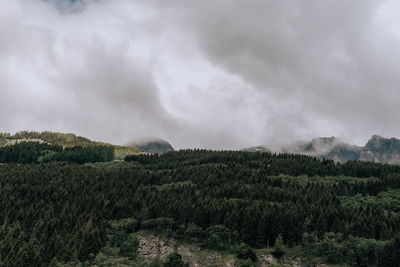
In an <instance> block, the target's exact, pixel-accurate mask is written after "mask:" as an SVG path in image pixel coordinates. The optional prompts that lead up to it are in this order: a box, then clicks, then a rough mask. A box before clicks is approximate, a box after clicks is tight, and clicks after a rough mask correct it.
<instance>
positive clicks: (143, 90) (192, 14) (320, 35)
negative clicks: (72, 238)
mask: <svg viewBox="0 0 400 267" xmlns="http://www.w3.org/2000/svg"><path fill="white" fill-rule="evenodd" d="M1 3H2V8H1V9H0V88H1V89H0V93H1V97H0V123H1V124H0V125H1V127H0V130H1V131H7V132H15V131H19V130H24V129H28V130H37V131H44V130H51V131H61V132H74V133H77V134H78V135H83V136H87V137H90V138H92V139H95V140H101V141H105V142H110V143H117V144H124V143H126V142H129V141H131V140H134V139H140V138H145V137H148V136H157V137H160V138H163V139H165V140H168V141H169V142H170V143H171V144H172V146H173V147H174V148H176V149H180V148H187V147H200V148H214V149H220V148H223V149H239V148H243V147H250V146H254V145H258V144H267V145H268V147H271V148H273V146H276V147H279V146H281V145H282V144H288V143H293V142H294V141H295V140H310V139H312V138H314V137H315V136H336V137H338V138H339V139H340V140H343V142H345V143H351V144H357V145H364V144H365V143H366V142H367V140H368V139H369V137H370V136H371V135H372V134H373V133H378V134H379V135H382V136H397V137H399V136H400V124H398V123H397V121H398V119H397V114H399V113H400V105H398V103H399V102H400V95H399V94H398V91H399V90H398V86H399V84H400V76H399V75H398V74H397V71H398V69H400V49H399V40H400V30H399V29H400V27H399V24H400V23H399V22H400V20H399V19H398V16H397V14H398V11H399V10H400V3H399V2H398V1H394V0H391V1H389V0H387V1H384V0H379V1H378V0H354V1H346V0H327V1H311V0H294V1H273V0H265V1H260V0H248V1H227V0H221V1H217V2H212V3H211V2H206V1H183V0H165V1H161V0H158V1H156V0H149V1H139V0H74V1H72V0H29V1H27V0H2V2H1Z"/></svg>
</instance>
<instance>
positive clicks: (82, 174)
mask: <svg viewBox="0 0 400 267" xmlns="http://www.w3.org/2000/svg"><path fill="white" fill-rule="evenodd" d="M20 145H21V146H26V145H27V144H20ZM30 146H31V145H28V148H29V149H27V148H23V149H22V150H23V151H24V153H25V154H24V156H21V152H18V149H17V147H18V146H17V147H16V148H15V150H16V151H17V152H15V151H13V150H12V149H11V150H10V148H7V147H3V148H2V149H1V150H0V158H1V162H4V163H3V164H0V194H1V196H2V197H1V198H0V266H48V265H49V264H51V265H52V266H64V265H65V266H76V264H77V263H81V264H83V265H82V266H92V265H97V266H108V265H101V264H99V255H100V254H101V255H104V253H106V252H105V251H108V250H111V248H116V249H117V251H118V253H120V254H118V255H122V256H124V255H125V256H126V257H127V258H129V260H130V261H131V263H132V266H146V265H145V263H143V262H142V263H139V262H140V260H141V259H140V257H138V255H137V251H136V249H137V248H136V247H137V241H136V240H135V239H134V238H133V237H132V238H130V237H129V236H130V234H131V233H134V232H136V231H139V230H145V231H150V232H153V233H156V234H160V235H165V236H170V237H173V238H176V239H178V240H184V241H185V242H189V243H193V244H196V245H198V246H201V247H204V248H210V249H214V250H221V251H224V250H230V251H237V256H238V262H240V259H244V260H248V261H247V262H248V265H246V264H244V265H240V266H257V261H256V258H255V257H254V253H252V251H254V250H257V249H271V253H273V255H275V256H276V257H277V258H279V257H282V256H283V255H284V254H285V253H295V254H296V255H298V256H299V257H301V258H302V259H304V260H305V261H309V262H325V263H330V264H339V265H346V266H388V267H392V266H400V215H399V211H400V166H397V165H388V164H377V163H372V162H358V161H350V162H347V163H343V164H340V163H335V162H334V161H332V160H320V159H316V158H313V157H308V156H301V155H289V154H270V153H250V152H238V151H208V150H181V151H177V152H168V153H164V154H160V155H158V154H153V155H145V154H137V155H131V156H127V157H126V159H125V162H103V163H102V162H100V161H108V160H110V158H109V157H110V155H111V152H110V151H109V154H107V153H105V154H107V155H108V156H105V157H104V158H101V157H100V158H95V157H93V158H91V159H92V160H71V158H72V159H74V158H79V156H76V155H79V154H80V153H81V154H83V155H86V154H85V153H87V155H90V152H93V151H89V152H88V151H86V152H85V151H84V150H82V149H83V148H71V149H63V148H62V147H57V146H47V145H45V144H34V145H32V146H34V147H30ZM104 149H105V148H104ZM75 150H76V151H75ZM100 150H101V149H100ZM100 150H96V153H97V154H101V153H98V152H99V151H100ZM29 151H30V152H29ZM43 151H45V152H43ZM49 151H50V152H49ZM105 154H104V155H105ZM7 155H19V158H18V159H17V157H13V159H14V160H9V159H8V158H7ZM43 155H45V156H44V157H49V158H50V160H44V159H43ZM48 155H58V156H54V159H57V160H53V159H52V156H48ZM68 155H75V156H68ZM5 158H7V160H4V159H5ZM10 158H12V157H10ZM21 158H23V159H24V160H20V159H21ZM82 158H85V157H84V156H82ZM88 158H90V157H88ZM106 158H107V160H105V159H106ZM25 159H29V160H25ZM39 159H41V160H39ZM99 159H100V160H99ZM103 159H104V160H103ZM97 161H99V162H97ZM6 162H7V163H6ZM95 162H96V163H95ZM121 229H122V230H121ZM107 247H108V248H109V249H108V250H107V249H105V248H107ZM170 256H171V257H170V258H169V259H168V260H169V261H172V262H173V261H177V262H180V259H179V255H170ZM68 264H69V265H68ZM135 264H136V265H135ZM146 264H149V265H148V266H179V265H173V264H172V265H168V264H170V263H168V261H167V262H164V263H154V262H152V263H146ZM151 264H153V265H151ZM179 264H180V263H179ZM110 266H111V265H110ZM182 266H185V264H184V263H182ZM238 266H239V265H238Z"/></svg>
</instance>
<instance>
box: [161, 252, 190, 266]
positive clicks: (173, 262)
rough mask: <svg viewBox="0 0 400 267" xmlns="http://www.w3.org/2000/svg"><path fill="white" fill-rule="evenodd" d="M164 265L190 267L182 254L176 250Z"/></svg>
mask: <svg viewBox="0 0 400 267" xmlns="http://www.w3.org/2000/svg"><path fill="white" fill-rule="evenodd" d="M164 267H189V264H188V263H185V262H184V261H183V260H182V256H181V255H180V254H179V253H178V252H176V251H174V252H172V253H171V254H169V255H168V256H167V259H166V260H165V262H164Z"/></svg>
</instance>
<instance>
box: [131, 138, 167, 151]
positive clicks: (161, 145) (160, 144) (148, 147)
mask: <svg viewBox="0 0 400 267" xmlns="http://www.w3.org/2000/svg"><path fill="white" fill-rule="evenodd" d="M127 146H135V147H138V148H139V150H140V151H141V152H147V153H165V152H169V151H174V148H173V147H172V146H171V144H170V143H169V142H168V141H166V140H164V139H161V138H158V137H149V138H141V139H138V140H136V141H133V142H129V143H128V144H127Z"/></svg>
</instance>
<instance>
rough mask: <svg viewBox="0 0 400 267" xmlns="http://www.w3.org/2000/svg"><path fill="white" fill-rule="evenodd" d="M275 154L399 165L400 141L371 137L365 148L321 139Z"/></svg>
mask: <svg viewBox="0 0 400 267" xmlns="http://www.w3.org/2000/svg"><path fill="white" fill-rule="evenodd" d="M277 152H281V153H293V154H305V155H310V156H315V157H318V158H328V159H333V160H335V161H337V162H346V161H349V160H362V161H373V162H381V163H392V164H400V140H399V139H396V138H394V137H392V138H384V137H382V136H378V135H373V136H372V137H371V139H370V140H368V142H367V143H366V144H365V146H355V145H351V144H347V143H344V142H342V141H340V140H339V139H337V138H335V137H322V138H315V139H313V140H311V141H309V142H297V143H295V144H292V145H287V146H284V147H282V149H281V151H277Z"/></svg>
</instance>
